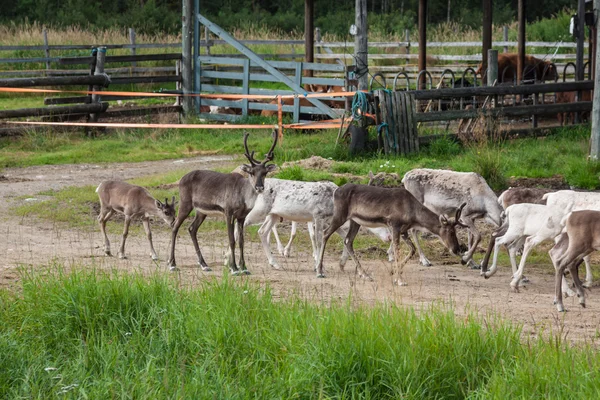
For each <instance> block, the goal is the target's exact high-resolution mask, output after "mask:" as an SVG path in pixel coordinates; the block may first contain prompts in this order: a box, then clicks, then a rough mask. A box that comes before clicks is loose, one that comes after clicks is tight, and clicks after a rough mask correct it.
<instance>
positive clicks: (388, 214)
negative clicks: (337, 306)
mask: <svg viewBox="0 0 600 400" xmlns="http://www.w3.org/2000/svg"><path fill="white" fill-rule="evenodd" d="M465 205H466V203H465V204H462V205H461V206H460V207H459V208H458V210H457V211H456V217H455V219H454V221H451V220H449V218H448V217H447V216H445V215H440V216H438V215H437V214H435V213H434V212H433V211H431V210H430V209H428V208H427V207H425V206H424V205H422V204H421V203H419V201H418V200H417V199H416V198H415V197H414V196H413V195H412V194H410V192H408V191H407V190H406V189H404V188H382V187H376V186H367V185H355V184H351V183H348V184H346V185H344V186H342V187H340V188H339V189H337V190H336V191H335V192H334V194H333V208H334V211H333V213H334V214H333V219H332V222H331V225H329V227H328V228H327V230H326V231H325V234H324V237H323V244H322V246H321V249H320V250H321V254H320V256H319V261H318V263H317V277H319V278H324V277H325V275H324V274H323V256H324V254H325V246H326V244H327V241H328V240H329V237H330V236H331V235H332V234H333V232H335V231H336V230H337V229H338V228H339V227H340V226H342V225H343V224H344V223H345V222H346V221H350V228H349V230H348V235H347V236H346V239H345V240H344V244H345V246H346V249H347V250H348V252H349V253H350V256H351V257H352V259H353V260H354V262H355V264H356V269H357V271H358V273H359V276H361V277H364V278H367V279H371V277H370V276H369V275H368V274H367V273H366V272H365V271H364V270H363V269H362V267H361V265H360V262H359V261H358V259H357V258H356V256H355V254H354V247H353V243H354V238H355V237H356V234H357V233H358V230H359V229H360V226H361V225H363V226H365V227H368V228H375V227H388V228H389V229H390V231H391V232H392V244H393V245H394V253H395V263H396V270H398V271H399V275H398V278H397V283H398V284H399V285H404V283H402V281H401V278H402V270H401V269H400V267H399V265H398V245H399V240H400V238H402V240H404V242H405V243H406V244H408V246H409V247H410V253H409V255H408V256H407V257H406V258H405V259H404V260H403V261H402V262H400V266H403V265H404V264H405V263H406V262H407V261H408V260H409V259H410V258H411V257H412V256H413V255H414V253H415V251H416V248H415V245H414V244H413V242H412V241H411V240H410V238H409V237H408V231H409V230H410V229H416V230H421V231H425V232H430V233H432V234H434V235H436V236H438V237H439V238H440V239H441V240H442V242H443V243H444V245H445V246H446V247H447V248H448V249H449V250H450V251H452V253H454V254H456V255H458V254H459V244H458V239H457V238H456V230H455V227H456V225H461V226H462V224H461V223H460V222H459V220H460V214H461V212H462V209H463V208H464V207H465ZM398 271H397V272H398Z"/></svg>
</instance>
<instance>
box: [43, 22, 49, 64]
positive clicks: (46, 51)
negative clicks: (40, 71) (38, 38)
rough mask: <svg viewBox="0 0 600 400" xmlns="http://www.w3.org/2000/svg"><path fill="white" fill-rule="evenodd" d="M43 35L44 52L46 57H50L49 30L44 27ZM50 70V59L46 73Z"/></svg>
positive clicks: (47, 62)
mask: <svg viewBox="0 0 600 400" xmlns="http://www.w3.org/2000/svg"><path fill="white" fill-rule="evenodd" d="M42 36H43V37H44V54H45V55H46V58H50V48H49V47H48V30H47V29H46V28H44V29H43V30H42ZM48 71H50V60H46V75H48Z"/></svg>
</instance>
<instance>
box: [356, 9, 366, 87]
mask: <svg viewBox="0 0 600 400" xmlns="http://www.w3.org/2000/svg"><path fill="white" fill-rule="evenodd" d="M354 24H355V25H356V36H355V37H354V57H355V59H356V79H357V80H358V90H368V89H369V48H368V38H367V34H368V26H367V0H356V3H355V21H354Z"/></svg>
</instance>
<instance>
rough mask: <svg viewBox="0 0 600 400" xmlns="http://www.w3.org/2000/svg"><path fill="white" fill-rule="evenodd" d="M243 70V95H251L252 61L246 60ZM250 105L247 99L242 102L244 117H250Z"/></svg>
mask: <svg viewBox="0 0 600 400" xmlns="http://www.w3.org/2000/svg"><path fill="white" fill-rule="evenodd" d="M243 68H244V78H243V79H242V93H243V94H250V60H248V59H245V60H244V66H243ZM249 103H250V102H249V101H248V99H247V98H245V99H244V100H242V116H243V117H247V116H248V105H249Z"/></svg>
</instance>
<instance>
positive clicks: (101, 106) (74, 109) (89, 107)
mask: <svg viewBox="0 0 600 400" xmlns="http://www.w3.org/2000/svg"><path fill="white" fill-rule="evenodd" d="M107 108H108V103H93V104H80V105H75V106H64V107H43V108H21V109H18V110H0V118H22V117H39V116H42V115H57V114H76V113H100V112H104V111H106V109H107Z"/></svg>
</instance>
